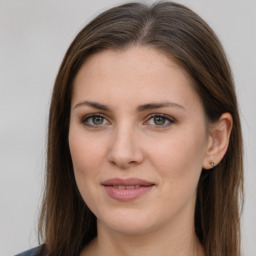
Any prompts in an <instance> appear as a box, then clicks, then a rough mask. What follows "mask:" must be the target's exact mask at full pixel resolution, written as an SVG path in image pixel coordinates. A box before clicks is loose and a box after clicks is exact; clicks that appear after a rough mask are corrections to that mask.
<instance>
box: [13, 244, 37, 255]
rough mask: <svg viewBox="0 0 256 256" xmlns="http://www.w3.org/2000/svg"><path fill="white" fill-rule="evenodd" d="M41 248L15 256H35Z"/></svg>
mask: <svg viewBox="0 0 256 256" xmlns="http://www.w3.org/2000/svg"><path fill="white" fill-rule="evenodd" d="M40 248H41V246H38V247H35V248H33V249H30V250H28V251H25V252H22V253H19V254H16V255H15V256H36V255H37V253H38V252H39V251H40Z"/></svg>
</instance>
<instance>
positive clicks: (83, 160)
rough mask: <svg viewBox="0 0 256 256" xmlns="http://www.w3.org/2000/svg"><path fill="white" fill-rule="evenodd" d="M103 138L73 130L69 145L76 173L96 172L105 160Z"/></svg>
mask: <svg viewBox="0 0 256 256" xmlns="http://www.w3.org/2000/svg"><path fill="white" fill-rule="evenodd" d="M102 143H104V142H102V140H97V139H94V137H93V136H85V135H84V134H82V133H79V132H75V131H74V132H73V131H71V132H70V134H69V147H70V153H71V157H72V161H73V167H74V171H75V173H77V174H78V173H79V174H80V175H81V174H83V175H87V174H88V175H89V174H90V173H91V174H93V173H95V169H96V168H97V166H99V165H100V164H101V162H102V161H103V160H104V158H103V156H104V154H105V149H104V147H102Z"/></svg>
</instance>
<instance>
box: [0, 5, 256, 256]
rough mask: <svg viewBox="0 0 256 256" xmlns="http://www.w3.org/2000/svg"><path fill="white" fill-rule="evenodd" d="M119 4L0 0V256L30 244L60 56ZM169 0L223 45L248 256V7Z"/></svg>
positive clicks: (254, 217) (254, 133) (255, 27)
mask: <svg viewBox="0 0 256 256" xmlns="http://www.w3.org/2000/svg"><path fill="white" fill-rule="evenodd" d="M125 2H127V1H118V0H94V1H88V0H72V1H71V0H70V1H68V0H66V1H65V0H0V255H1V256H9V255H14V254H15V253H18V252H21V251H24V250H27V249H29V248H31V247H33V246H36V245H37V233H36V230H37V219H38V213H39V206H40V200H41V195H42V187H43V177H44V175H43V172H44V165H45V154H46V153H45V152H46V150H45V148H46V130H47V116H48V108H49V103H50V95H51V90H52V86H53V83H54V79H55V76H56V74H57V71H58V68H59V65H60V63H61V61H62V58H63V56H64V54H65V51H66V49H67V47H68V46H69V44H70V43H71V41H72V39H73V38H74V36H75V35H76V34H77V33H78V32H79V31H80V30H81V29H82V28H83V26H84V25H85V24H86V23H88V21H90V20H91V19H92V18H93V17H95V16H96V15H97V14H98V13H99V12H101V11H103V10H105V9H106V8H109V7H112V6H113V5H117V4H120V3H125ZM144 2H152V1H144ZM176 2H178V3H183V4H185V5H187V6H188V7H190V8H192V9H193V10H194V11H196V12H197V13H198V14H199V15H200V16H201V17H202V18H203V19H205V20H206V21H207V22H208V23H209V25H210V26H211V27H212V28H213V29H214V31H215V32H216V34H217V35H218V36H219V38H220V40H221V42H222V43H223V45H224V48H225V50H226V53H227V55H228V59H229V61H230V64H231V67H232V70H233V74H234V79H235V83H236V90H237V95H238V100H239V105H240V109H241V119H242V126H243V134H244V147H245V159H244V163H245V195H246V200H245V205H244V212H243V222H242V231H243V236H242V238H243V239H242V241H243V251H244V256H255V255H256V185H255V183H256V171H255V163H256V117H255V110H256V108H255V101H256V97H255V95H256V64H255V62H256V1H255V0H243V1H241V0H239V1H238V0H193V1H192V0H190V1H189V0H187V1H186V0H180V1H176ZM225 256H232V255H225Z"/></svg>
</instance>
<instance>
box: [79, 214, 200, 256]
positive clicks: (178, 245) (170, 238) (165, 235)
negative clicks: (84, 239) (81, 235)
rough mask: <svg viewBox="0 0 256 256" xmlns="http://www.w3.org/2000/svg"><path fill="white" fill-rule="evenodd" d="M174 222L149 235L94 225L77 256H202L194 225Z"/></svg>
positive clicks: (148, 233)
mask: <svg viewBox="0 0 256 256" xmlns="http://www.w3.org/2000/svg"><path fill="white" fill-rule="evenodd" d="M191 217H192V216H191ZM188 219H189V218H188ZM192 220H193V218H192ZM177 223H179V225H177V224H175V223H174V224H173V225H172V226H171V227H170V226H169V225H168V226H164V227H159V228H158V229H157V230H156V229H154V231H152V232H145V233H141V234H124V233H120V232H116V231H114V230H111V229H109V228H108V227H106V226H105V225H104V224H102V223H100V222H98V236H97V237H96V238H95V239H94V240H93V241H92V242H91V243H90V244H89V245H88V246H87V247H86V248H85V249H84V250H83V252H82V254H81V256H87V255H95V256H101V255H105V256H120V255H123V256H134V255H143V256H155V255H161V256H204V255H205V253H204V250H203V247H202V245H201V244H200V242H199V240H198V238H197V236H196V234H195V231H194V225H193V223H194V222H193V221H191V220H187V222H186V223H183V225H180V222H177ZM188 223H191V225H188ZM170 231H171V232H170Z"/></svg>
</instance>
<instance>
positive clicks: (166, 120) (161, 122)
mask: <svg viewBox="0 0 256 256" xmlns="http://www.w3.org/2000/svg"><path fill="white" fill-rule="evenodd" d="M174 122H175V121H174V119H172V118H171V117H169V116H167V115H165V114H154V115H151V116H150V118H149V119H148V121H147V123H148V124H149V125H152V126H157V127H168V126H170V125H171V124H172V123H174Z"/></svg>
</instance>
